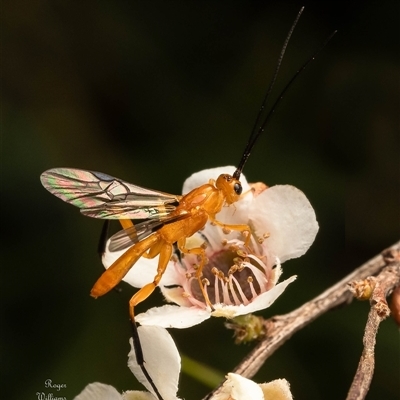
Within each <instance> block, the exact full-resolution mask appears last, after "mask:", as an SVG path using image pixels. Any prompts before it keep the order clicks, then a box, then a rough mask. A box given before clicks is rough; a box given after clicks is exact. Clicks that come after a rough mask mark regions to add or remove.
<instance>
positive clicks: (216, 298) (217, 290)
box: [214, 268, 221, 304]
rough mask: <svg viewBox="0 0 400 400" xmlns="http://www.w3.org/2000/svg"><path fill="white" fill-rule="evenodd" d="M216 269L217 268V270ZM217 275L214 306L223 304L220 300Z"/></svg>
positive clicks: (216, 277)
mask: <svg viewBox="0 0 400 400" xmlns="http://www.w3.org/2000/svg"><path fill="white" fill-rule="evenodd" d="M215 269H216V268H215ZM214 275H215V280H214V297H215V298H214V304H219V303H221V300H220V298H219V278H218V274H214Z"/></svg>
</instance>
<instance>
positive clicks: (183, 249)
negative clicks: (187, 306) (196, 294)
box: [178, 238, 214, 310]
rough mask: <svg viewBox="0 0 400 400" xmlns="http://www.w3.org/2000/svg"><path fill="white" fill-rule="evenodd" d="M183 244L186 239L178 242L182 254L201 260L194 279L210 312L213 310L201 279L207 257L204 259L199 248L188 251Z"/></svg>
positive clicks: (202, 250)
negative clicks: (191, 255) (194, 256)
mask: <svg viewBox="0 0 400 400" xmlns="http://www.w3.org/2000/svg"><path fill="white" fill-rule="evenodd" d="M185 243H186V238H183V239H180V240H178V248H179V250H180V251H181V252H182V253H184V254H197V255H198V256H199V257H200V259H201V260H200V264H199V265H198V266H197V269H196V278H197V281H198V282H199V286H200V290H201V293H202V294H203V297H204V300H205V302H206V304H207V305H208V306H209V307H210V308H211V310H214V307H213V305H212V304H211V301H210V299H209V297H208V294H207V292H206V290H205V289H204V282H203V281H202V279H201V278H202V276H203V267H204V265H205V264H206V263H207V257H206V254H205V251H204V249H203V248H201V247H193V248H191V249H188V248H187V247H185Z"/></svg>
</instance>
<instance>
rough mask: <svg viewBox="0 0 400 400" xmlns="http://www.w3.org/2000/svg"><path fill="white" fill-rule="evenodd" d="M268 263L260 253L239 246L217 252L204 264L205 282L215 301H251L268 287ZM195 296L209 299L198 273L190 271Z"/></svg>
mask: <svg viewBox="0 0 400 400" xmlns="http://www.w3.org/2000/svg"><path fill="white" fill-rule="evenodd" d="M266 270H267V268H266V265H265V264H264V263H263V262H262V261H261V260H260V259H259V258H258V257H256V256H254V255H250V254H249V255H247V254H245V253H244V252H243V251H241V250H239V247H238V246H236V245H230V246H227V247H224V248H223V249H222V250H219V251H217V252H215V253H213V254H212V255H211V256H210V257H209V260H208V263H207V264H206V265H205V266H204V267H203V271H202V272H203V275H202V283H203V285H204V289H205V291H206V293H207V295H208V298H209V300H210V302H211V304H219V303H222V304H226V305H240V304H244V305H247V304H249V303H250V302H251V301H252V300H253V299H254V298H255V297H257V296H258V295H260V294H261V293H263V292H265V291H266V290H267V286H268V279H267V276H266ZM187 277H188V278H189V280H190V285H189V287H190V291H191V295H192V296H193V297H194V298H195V299H196V300H198V301H200V302H203V303H204V302H205V299H204V296H203V293H202V291H201V289H200V287H199V281H198V280H197V279H196V278H195V273H191V274H187Z"/></svg>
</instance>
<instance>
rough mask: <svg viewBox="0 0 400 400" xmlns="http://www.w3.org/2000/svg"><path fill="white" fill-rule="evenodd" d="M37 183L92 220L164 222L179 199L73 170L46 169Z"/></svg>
mask: <svg viewBox="0 0 400 400" xmlns="http://www.w3.org/2000/svg"><path fill="white" fill-rule="evenodd" d="M40 180H41V181H42V184H43V186H44V187H45V188H46V189H47V190H48V191H49V192H50V193H52V194H54V195H55V196H57V197H59V198H60V199H61V200H63V201H65V202H67V203H70V204H72V205H74V206H76V207H78V208H80V211H81V213H82V214H84V215H86V216H88V217H93V218H103V219H149V218H154V219H160V218H161V219H163V218H165V217H167V215H169V214H170V213H171V212H172V211H173V210H175V208H176V206H177V205H178V203H179V200H180V199H181V197H182V196H176V195H172V194H168V193H163V192H158V191H156V190H150V189H146V188H143V187H140V186H136V185H133V184H131V183H128V182H125V181H123V180H121V179H118V178H114V177H112V176H110V175H107V174H103V173H101V172H95V171H85V170H82V169H75V168H53V169H49V170H48V171H45V172H43V174H42V175H41V177H40Z"/></svg>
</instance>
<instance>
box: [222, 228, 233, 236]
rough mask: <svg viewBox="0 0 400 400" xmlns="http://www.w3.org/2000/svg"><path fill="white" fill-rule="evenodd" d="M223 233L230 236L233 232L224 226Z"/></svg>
mask: <svg viewBox="0 0 400 400" xmlns="http://www.w3.org/2000/svg"><path fill="white" fill-rule="evenodd" d="M222 232H224V233H225V235H229V234H230V233H231V232H232V231H231V229H228V228H227V227H226V226H224V227H223V228H222Z"/></svg>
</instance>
